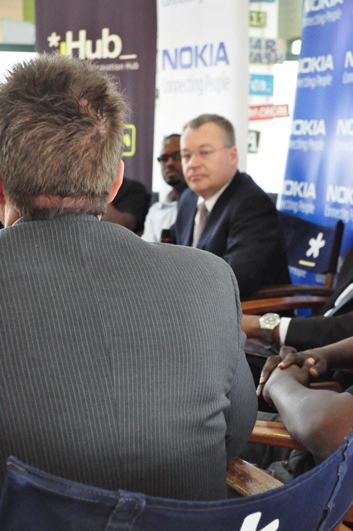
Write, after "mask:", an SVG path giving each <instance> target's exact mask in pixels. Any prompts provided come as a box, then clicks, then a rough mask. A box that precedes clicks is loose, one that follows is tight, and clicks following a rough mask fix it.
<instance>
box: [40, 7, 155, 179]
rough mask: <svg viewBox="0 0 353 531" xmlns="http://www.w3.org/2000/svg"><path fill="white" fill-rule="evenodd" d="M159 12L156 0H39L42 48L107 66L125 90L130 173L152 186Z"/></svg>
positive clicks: (127, 170)
mask: <svg viewBox="0 0 353 531" xmlns="http://www.w3.org/2000/svg"><path fill="white" fill-rule="evenodd" d="M156 40H157V15H156V1H155V0H143V2H141V0H100V1H99V2H97V1H96V0H75V2H72V1H71V0H61V1H60V2H55V1H54V0H51V1H49V0H36V50H37V51H38V52H43V51H45V52H60V53H61V54H63V55H73V56H75V57H79V58H80V59H90V60H93V61H94V62H96V63H98V64H100V65H101V68H102V69H103V70H105V71H107V72H109V74H110V75H111V77H112V78H113V80H114V81H115V82H116V84H117V85H119V86H120V87H121V88H122V89H123V91H124V92H125V95H126V98H127V101H128V102H129V104H130V106H131V109H132V114H131V117H130V123H128V124H126V127H125V134H124V143H125V148H124V153H123V159H124V162H125V176H126V177H129V178H130V179H135V180H137V181H140V182H142V183H143V184H145V185H146V186H147V188H149V189H150V188H151V180H152V154H153V123H154V102H155V70H156Z"/></svg>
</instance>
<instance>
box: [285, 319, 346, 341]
mask: <svg viewBox="0 0 353 531" xmlns="http://www.w3.org/2000/svg"><path fill="white" fill-rule="evenodd" d="M352 334H353V312H348V313H345V314H343V315H333V316H332V317H321V316H313V317H295V318H294V319H291V321H290V324H289V327H288V331H287V335H286V340H285V343H286V345H291V346H292V347H295V348H296V349H297V350H306V349H307V348H319V347H323V346H325V345H329V344H331V343H336V342H337V341H342V340H343V339H347V338H349V337H351V336H352Z"/></svg>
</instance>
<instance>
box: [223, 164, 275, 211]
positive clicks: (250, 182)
mask: <svg viewBox="0 0 353 531" xmlns="http://www.w3.org/2000/svg"><path fill="white" fill-rule="evenodd" d="M231 185H232V189H233V190H234V192H236V193H244V194H246V195H248V196H253V197H254V196H255V197H261V198H262V199H264V200H265V201H266V203H268V204H271V205H272V206H274V205H273V203H272V201H271V199H270V197H269V196H268V194H267V193H266V192H265V191H264V190H263V189H262V188H261V187H260V186H259V185H258V184H256V182H255V181H254V179H253V178H252V177H250V175H248V174H247V173H245V172H240V171H237V173H236V174H235V176H234V179H233V180H232V183H231Z"/></svg>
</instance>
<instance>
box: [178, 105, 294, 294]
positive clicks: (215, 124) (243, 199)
mask: <svg viewBox="0 0 353 531" xmlns="http://www.w3.org/2000/svg"><path fill="white" fill-rule="evenodd" d="M180 145H181V160H182V166H183V172H184V177H185V180H186V182H187V184H188V186H189V188H190V190H187V191H186V192H184V194H183V196H182V197H181V199H180V201H179V210H178V217H177V221H176V226H175V228H176V240H177V243H178V244H181V245H190V246H192V247H197V248H199V249H204V250H206V251H209V252H211V253H213V254H215V255H217V256H220V257H222V258H223V259H224V260H225V261H226V262H228V264H229V265H230V266H231V267H232V269H233V271H234V273H235V276H236V278H237V281H238V284H239V290H240V294H241V295H247V294H250V293H252V292H254V291H256V290H258V289H259V288H260V287H263V286H266V285H275V284H288V283H290V279H289V273H288V267H287V259H286V250H285V245H284V241H283V237H282V234H281V230H280V227H279V221H278V218H277V212H276V209H275V206H274V205H273V203H272V201H271V200H270V198H269V196H268V195H267V194H266V193H265V192H264V191H263V190H261V188H260V187H259V186H257V185H256V184H255V183H254V181H253V180H252V179H251V177H249V175H247V174H246V173H242V172H240V171H239V170H238V153H237V148H236V147H235V134H234V128H233V126H232V124H231V123H230V122H229V120H227V119H226V118H224V117H222V116H218V115H216V114H203V115H201V116H199V117H198V118H195V119H194V120H191V121H190V122H189V123H187V124H186V125H185V127H184V130H183V134H182V137H181V142H180Z"/></svg>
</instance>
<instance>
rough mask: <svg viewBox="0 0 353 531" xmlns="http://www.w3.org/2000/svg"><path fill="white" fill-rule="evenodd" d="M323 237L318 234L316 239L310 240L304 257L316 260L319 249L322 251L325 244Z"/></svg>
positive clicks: (320, 233) (321, 234) (321, 233)
mask: <svg viewBox="0 0 353 531" xmlns="http://www.w3.org/2000/svg"><path fill="white" fill-rule="evenodd" d="M323 236H324V234H323V232H319V234H318V235H317V236H316V238H310V240H309V245H310V248H309V249H308V250H307V251H306V256H312V257H313V258H317V257H318V256H319V254H320V249H322V248H323V247H324V246H325V243H326V240H324V239H323Z"/></svg>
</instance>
